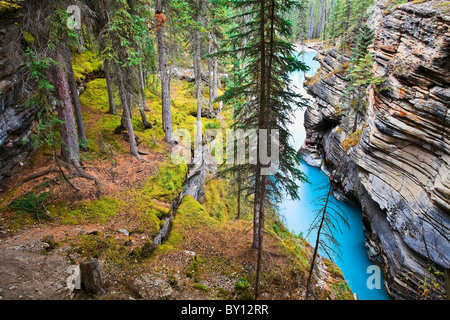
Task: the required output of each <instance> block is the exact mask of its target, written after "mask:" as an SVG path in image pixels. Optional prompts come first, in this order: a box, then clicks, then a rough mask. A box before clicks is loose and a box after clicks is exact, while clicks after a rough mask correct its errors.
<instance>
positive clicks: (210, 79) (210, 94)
mask: <svg viewBox="0 0 450 320" xmlns="http://www.w3.org/2000/svg"><path fill="white" fill-rule="evenodd" d="M209 40H210V41H209V42H208V54H211V53H212V49H211V48H212V45H211V42H212V36H211V34H210V35H209ZM212 64H213V62H212V58H208V89H209V105H210V106H211V107H212V104H213V100H214V98H213V88H212V87H213V77H212V76H211V73H212Z"/></svg>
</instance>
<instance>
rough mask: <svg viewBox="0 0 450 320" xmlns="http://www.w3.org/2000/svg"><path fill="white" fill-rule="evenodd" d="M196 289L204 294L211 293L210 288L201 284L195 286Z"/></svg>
mask: <svg viewBox="0 0 450 320" xmlns="http://www.w3.org/2000/svg"><path fill="white" fill-rule="evenodd" d="M194 289H197V290H199V291H202V292H209V290H210V288H208V287H207V286H204V285H203V284H200V283H196V284H194Z"/></svg>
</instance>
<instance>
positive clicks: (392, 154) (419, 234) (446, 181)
mask: <svg viewBox="0 0 450 320" xmlns="http://www.w3.org/2000/svg"><path fill="white" fill-rule="evenodd" d="M447 6H448V4H447ZM445 8H446V7H445V2H443V1H427V2H424V3H411V2H410V3H405V4H401V5H399V6H398V7H396V8H394V9H393V10H391V11H390V12H388V11H387V10H386V8H385V7H384V5H383V4H382V3H380V2H379V3H377V5H376V6H375V8H374V9H373V10H374V12H373V16H376V17H378V18H376V19H372V21H374V22H373V26H374V27H375V29H376V36H375V41H374V47H373V51H374V59H375V64H374V71H375V73H376V74H378V75H379V76H383V77H385V79H386V80H385V82H384V84H383V85H382V89H384V90H381V91H378V90H374V88H370V90H368V92H367V94H368V106H367V110H366V113H365V115H364V117H362V118H361V119H360V122H359V125H358V129H359V130H361V132H362V134H361V138H360V140H359V141H356V143H355V144H354V145H352V147H350V149H349V150H348V151H347V152H346V151H345V150H344V148H343V147H342V145H343V143H344V141H345V139H346V138H347V137H348V136H349V135H351V134H352V132H350V131H351V130H352V124H353V121H354V118H353V117H354V115H352V113H351V112H348V111H347V110H348V106H347V105H346V104H347V102H346V101H345V99H344V98H342V97H343V94H344V93H345V87H346V84H347V83H346V80H345V75H346V66H347V65H348V62H347V61H348V57H345V56H344V55H343V54H340V53H338V52H337V51H336V50H329V51H328V52H326V53H325V52H324V53H322V54H319V55H318V57H317V59H318V60H319V61H320V62H321V69H320V71H319V72H320V73H321V74H320V78H319V77H316V78H315V79H314V78H313V79H309V81H308V83H307V84H308V90H309V91H310V93H311V94H312V95H313V96H314V97H315V103H314V109H310V110H308V111H307V112H306V114H305V127H306V128H307V140H306V142H305V145H304V146H303V148H302V153H303V154H304V158H305V160H307V161H308V162H309V163H310V164H313V165H316V166H317V165H319V164H320V165H323V166H324V168H326V171H328V172H329V173H330V176H332V179H333V181H334V183H335V184H336V185H338V186H339V187H340V189H341V191H342V192H343V193H344V194H345V195H346V196H347V197H348V198H353V199H356V200H357V201H358V202H359V203H360V204H361V206H362V210H363V222H364V226H365V235H366V239H367V241H366V246H367V248H368V253H369V256H370V258H371V259H372V260H374V261H376V262H378V263H379V264H380V265H382V267H383V270H384V275H385V282H386V286H387V289H388V292H389V294H390V295H391V296H392V297H394V298H398V299H408V298H420V297H421V295H422V293H423V291H424V290H423V288H422V287H421V286H422V285H423V283H424V282H425V281H426V280H425V279H428V281H429V279H430V278H431V274H430V272H429V267H430V266H432V267H435V268H437V269H440V270H444V269H446V268H450V241H449V239H450V153H449V150H450V149H449V143H450V140H449V134H450V111H449V108H450V15H449V14H448V13H446V11H445V10H446V9H445ZM437 279H438V280H439V281H440V285H439V286H438V289H437V290H429V292H427V293H426V294H427V295H428V294H429V295H430V297H434V298H439V295H442V289H443V283H442V280H441V279H439V277H437ZM439 281H438V282H439Z"/></svg>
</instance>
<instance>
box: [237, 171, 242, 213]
mask: <svg viewBox="0 0 450 320" xmlns="http://www.w3.org/2000/svg"><path fill="white" fill-rule="evenodd" d="M237 184H238V198H237V216H236V219H240V218H241V192H242V180H241V172H238V178H237Z"/></svg>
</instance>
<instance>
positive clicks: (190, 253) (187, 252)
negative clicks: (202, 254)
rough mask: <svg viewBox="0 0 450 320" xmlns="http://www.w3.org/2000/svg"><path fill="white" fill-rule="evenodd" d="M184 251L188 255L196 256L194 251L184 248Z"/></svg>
mask: <svg viewBox="0 0 450 320" xmlns="http://www.w3.org/2000/svg"><path fill="white" fill-rule="evenodd" d="M184 253H186V254H187V255H188V256H192V257H194V256H195V252H194V251H188V250H184Z"/></svg>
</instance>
